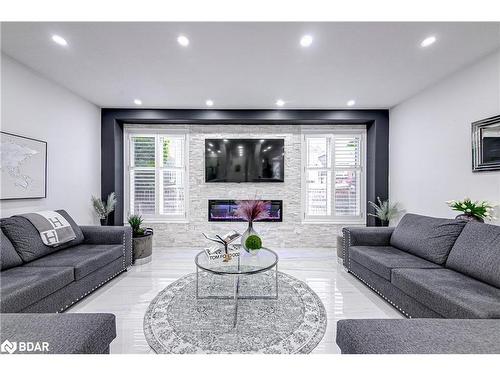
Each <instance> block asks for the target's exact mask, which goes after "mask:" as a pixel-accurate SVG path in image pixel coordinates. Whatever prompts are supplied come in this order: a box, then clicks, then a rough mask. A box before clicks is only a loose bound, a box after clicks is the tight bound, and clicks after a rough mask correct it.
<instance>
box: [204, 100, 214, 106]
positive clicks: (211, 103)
mask: <svg viewBox="0 0 500 375" xmlns="http://www.w3.org/2000/svg"><path fill="white" fill-rule="evenodd" d="M205 104H206V105H207V107H211V106H213V105H214V101H213V100H210V99H208V100H207V101H206V102H205Z"/></svg>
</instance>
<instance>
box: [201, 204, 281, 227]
mask: <svg viewBox="0 0 500 375" xmlns="http://www.w3.org/2000/svg"><path fill="white" fill-rule="evenodd" d="M262 200H264V201H266V199H262ZM236 202H237V201H236V200H222V199H209V201H208V221H245V220H244V219H240V218H239V217H236V215H235V211H236V209H237V208H238V204H237V203H236ZM269 202H270V204H269V205H268V207H269V208H268V212H269V218H267V219H263V220H259V222H266V221H267V222H280V221H283V201H282V200H269Z"/></svg>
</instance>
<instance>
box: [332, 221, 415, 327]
mask: <svg viewBox="0 0 500 375" xmlns="http://www.w3.org/2000/svg"><path fill="white" fill-rule="evenodd" d="M342 232H343V233H344V234H345V235H344V236H343V245H344V246H342V248H343V249H342V257H343V258H344V260H345V259H346V258H345V256H346V254H347V249H348V248H349V247H351V243H352V241H351V231H350V230H349V229H348V228H343V229H342ZM346 238H347V241H346ZM346 269H347V272H349V273H351V274H352V275H353V276H355V277H356V278H357V279H358V280H360V281H361V282H362V283H363V284H365V285H366V286H367V287H368V288H370V289H371V290H373V291H374V292H375V293H377V294H378V295H379V296H380V297H382V298H383V299H384V300H386V301H387V302H389V303H390V304H391V305H392V306H393V307H395V308H396V309H398V310H399V311H400V312H401V313H403V314H404V315H405V316H406V317H408V318H410V319H411V315H409V314H408V313H407V312H406V311H404V310H403V309H401V308H400V307H399V306H398V305H396V304H395V303H394V302H392V301H391V300H390V299H389V298H387V297H386V296H385V295H384V294H383V293H382V292H380V291H379V290H378V289H376V288H375V287H373V286H371V285H370V284H369V283H368V282H366V281H365V280H364V279H363V278H362V277H361V276H359V275H357V274H356V273H354V272H352V270H351V257H349V259H348V261H347V267H346Z"/></svg>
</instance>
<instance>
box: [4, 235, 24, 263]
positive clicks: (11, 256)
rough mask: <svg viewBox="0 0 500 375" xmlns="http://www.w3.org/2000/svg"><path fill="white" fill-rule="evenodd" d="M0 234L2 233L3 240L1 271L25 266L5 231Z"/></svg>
mask: <svg viewBox="0 0 500 375" xmlns="http://www.w3.org/2000/svg"><path fill="white" fill-rule="evenodd" d="M0 232H1V233H2V239H1V240H0V242H1V249H0V251H1V252H0V269H1V270H2V271H4V270H7V269H9V268H12V267H17V266H20V265H21V264H23V261H22V259H21V258H20V257H19V254H18V253H17V252H16V250H15V249H14V246H12V243H11V242H10V241H9V239H8V238H7V236H6V235H5V234H4V233H3V231H0Z"/></svg>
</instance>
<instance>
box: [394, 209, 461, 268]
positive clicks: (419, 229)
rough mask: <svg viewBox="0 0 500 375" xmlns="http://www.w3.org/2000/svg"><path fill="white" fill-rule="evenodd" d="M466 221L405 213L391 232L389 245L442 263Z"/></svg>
mask: <svg viewBox="0 0 500 375" xmlns="http://www.w3.org/2000/svg"><path fill="white" fill-rule="evenodd" d="M465 224H466V222H465V221H462V220H453V219H439V218H435V217H428V216H421V215H414V214H406V215H405V216H403V218H402V219H401V221H400V222H399V224H398V226H397V227H396V229H394V232H393V233H392V237H391V245H392V246H394V247H397V248H398V249H401V250H404V251H407V252H409V253H412V254H413V255H416V256H419V257H421V258H424V259H427V260H429V261H431V262H434V263H436V264H440V265H443V264H444V263H445V262H446V258H447V257H448V254H449V253H450V250H451V248H452V247H453V245H454V243H455V241H456V239H457V238H458V236H459V235H460V233H461V232H462V229H463V228H464V226H465Z"/></svg>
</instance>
